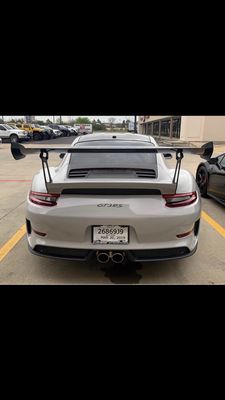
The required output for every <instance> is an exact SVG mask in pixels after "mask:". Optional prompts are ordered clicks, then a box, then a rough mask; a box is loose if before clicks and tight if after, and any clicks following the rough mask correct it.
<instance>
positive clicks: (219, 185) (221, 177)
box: [196, 153, 225, 205]
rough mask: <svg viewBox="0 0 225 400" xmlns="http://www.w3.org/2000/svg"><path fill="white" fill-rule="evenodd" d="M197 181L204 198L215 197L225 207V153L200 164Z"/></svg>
mask: <svg viewBox="0 0 225 400" xmlns="http://www.w3.org/2000/svg"><path fill="white" fill-rule="evenodd" d="M196 181H197V184H198V187H199V189H200V192H201V195H202V197H208V196H210V197H213V198H214V199H215V200H217V201H218V202H219V203H221V204H223V205H225V153H224V154H221V155H219V156H218V157H214V158H211V159H210V160H209V161H207V162H206V163H201V164H199V166H198V168H197V172H196Z"/></svg>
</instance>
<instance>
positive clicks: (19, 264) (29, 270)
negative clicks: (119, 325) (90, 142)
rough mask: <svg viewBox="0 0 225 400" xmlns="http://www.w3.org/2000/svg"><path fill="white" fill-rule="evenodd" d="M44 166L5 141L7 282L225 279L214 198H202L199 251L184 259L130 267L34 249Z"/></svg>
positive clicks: (0, 216) (1, 260)
mask: <svg viewBox="0 0 225 400" xmlns="http://www.w3.org/2000/svg"><path fill="white" fill-rule="evenodd" d="M73 140H74V137H68V138H59V139H55V140H53V141H47V142H46V143H47V144H48V145H61V144H65V145H66V144H70V143H71V142H72V141H73ZM40 143H41V144H44V143H45V142H40ZM33 145H34V144H33V143H29V146H33ZM222 152H225V146H224V145H220V146H216V147H215V151H214V155H217V154H220V153H222ZM59 161H60V159H59V156H58V155H56V154H55V155H54V154H52V155H51V161H50V165H57V164H58V163H59ZM171 162H172V161H170V163H171ZM199 162H200V158H199V157H197V156H193V155H187V156H185V158H184V160H183V164H182V166H183V168H186V169H188V170H189V171H191V172H192V173H193V174H194V175H195V171H196V167H197V165H198V163H199ZM173 163H174V161H173ZM40 167H41V165H40V160H39V158H38V157H27V158H25V159H24V160H22V161H19V162H18V161H15V160H14V159H13V158H12V155H11V152H10V145H9V144H2V145H0V283H1V284H71V283H72V284H74V283H75V284H110V283H118V284H124V283H125V284H126V283H128V284H129V283H141V284H225V208H224V207H223V206H222V205H220V204H218V203H216V202H215V201H214V200H212V199H203V200H202V209H203V214H202V220H201V228H200V229H201V231H200V240H199V246H198V249H197V252H196V253H195V254H194V255H193V256H192V257H189V258H186V259H183V260H177V261H164V262H152V263H146V264H140V265H136V264H134V265H128V266H126V267H125V266H121V265H118V266H115V265H113V266H111V265H109V264H107V266H105V265H101V264H98V263H97V262H95V261H92V262H90V263H82V262H73V261H64V260H51V259H47V258H42V257H36V256H34V255H32V254H30V253H29V251H28V249H27V243H26V236H25V228H24V221H25V199H26V195H27V192H28V190H29V187H30V184H31V180H32V177H33V175H34V174H35V173H36V172H37V170H39V169H40Z"/></svg>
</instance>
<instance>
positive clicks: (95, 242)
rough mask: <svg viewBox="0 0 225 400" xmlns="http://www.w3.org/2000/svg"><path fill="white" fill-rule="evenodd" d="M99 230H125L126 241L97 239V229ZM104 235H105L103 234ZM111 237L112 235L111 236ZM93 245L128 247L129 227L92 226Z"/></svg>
mask: <svg viewBox="0 0 225 400" xmlns="http://www.w3.org/2000/svg"><path fill="white" fill-rule="evenodd" d="M99 228H102V229H103V228H105V229H118V228H119V229H121V228H122V229H125V240H122V241H121V240H115V239H112V240H109V238H108V240H107V239H106V240H100V239H96V232H95V230H96V229H99ZM102 235H104V233H103V234H102ZM109 235H110V234H109ZM92 243H93V244H95V245H104V244H109V245H110V244H121V245H123V244H124V245H126V244H129V226H128V225H93V226H92Z"/></svg>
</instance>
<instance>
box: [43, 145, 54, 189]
mask: <svg viewBox="0 0 225 400" xmlns="http://www.w3.org/2000/svg"><path fill="white" fill-rule="evenodd" d="M40 159H41V163H42V170H43V175H44V180H45V187H46V190H47V192H48V183H52V177H51V174H50V170H49V166H48V151H47V150H41V151H40ZM45 167H46V168H45ZM46 170H47V173H48V181H47V177H46Z"/></svg>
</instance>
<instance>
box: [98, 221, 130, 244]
mask: <svg viewBox="0 0 225 400" xmlns="http://www.w3.org/2000/svg"><path fill="white" fill-rule="evenodd" d="M93 243H94V244H127V243H128V226H122V225H101V226H93Z"/></svg>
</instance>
